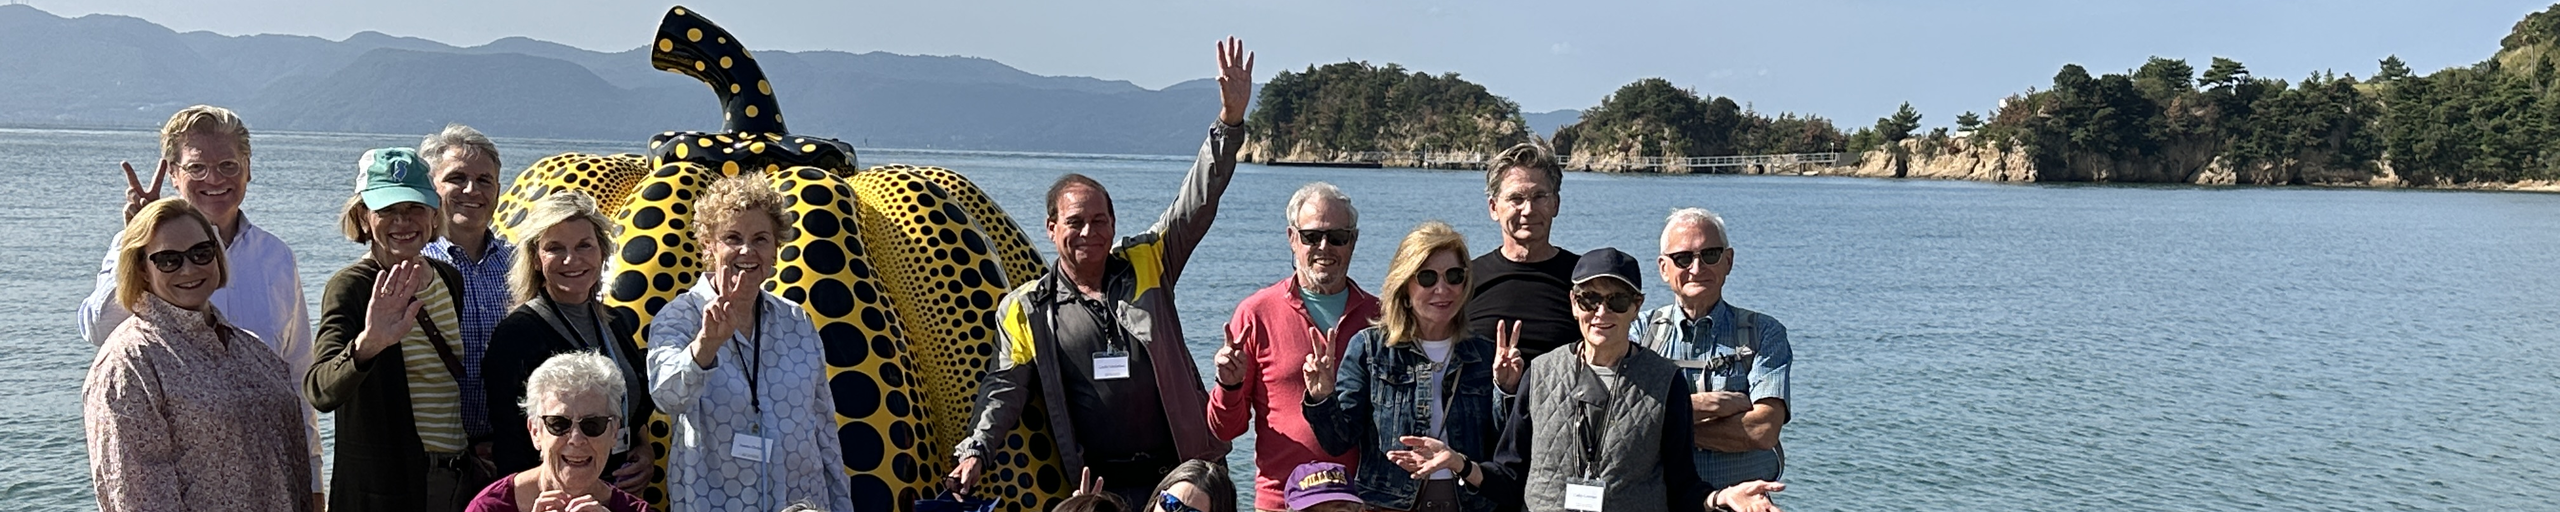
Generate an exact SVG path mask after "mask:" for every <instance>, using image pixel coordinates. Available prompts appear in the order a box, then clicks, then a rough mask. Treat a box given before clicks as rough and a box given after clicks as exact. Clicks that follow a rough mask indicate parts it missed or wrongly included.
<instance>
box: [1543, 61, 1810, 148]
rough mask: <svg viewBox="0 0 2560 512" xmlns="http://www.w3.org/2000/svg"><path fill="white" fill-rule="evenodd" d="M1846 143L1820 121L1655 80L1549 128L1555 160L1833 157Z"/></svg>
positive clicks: (1637, 83) (1629, 88)
mask: <svg viewBox="0 0 2560 512" xmlns="http://www.w3.org/2000/svg"><path fill="white" fill-rule="evenodd" d="M1846 139H1847V137H1846V136H1845V135H1844V134H1842V133H1840V130H1839V129H1838V128H1836V127H1834V126H1833V125H1832V124H1831V121H1830V120H1828V119H1823V118H1820V117H1813V116H1798V115H1795V114H1780V115H1779V116H1778V117H1775V118H1772V117H1768V116H1765V115H1761V114H1760V113H1758V112H1754V111H1752V110H1750V109H1748V108H1745V107H1743V106H1742V105H1741V104H1738V103H1735V102H1734V101H1733V99H1731V98H1725V97H1717V96H1705V95H1700V94H1698V93H1697V92H1696V91H1693V90H1689V89H1683V88H1680V87H1678V86H1675V85H1672V84H1671V82H1670V81H1668V80H1663V79H1661V78H1646V79H1641V80H1637V81H1635V82H1633V83H1629V84H1627V85H1625V86H1621V87H1619V88H1618V90H1617V92H1614V93H1610V94H1609V96H1607V97H1605V98H1602V99H1601V100H1600V105H1599V106H1596V107H1592V108H1589V109H1585V110H1583V112H1582V119H1581V120H1580V121H1578V122H1575V123H1574V124H1571V125H1566V126H1565V127H1563V128H1560V129H1557V130H1556V135H1555V139H1554V141H1553V143H1554V145H1555V149H1556V152H1557V153H1558V154H1566V155H1576V156H1575V158H1577V159H1579V158H1585V157H1591V156H1614V157H1701V156H1728V155H1760V154H1786V153H1818V152H1828V151H1838V150H1839V149H1840V148H1841V145H1842V143H1843V142H1845V141H1846Z"/></svg>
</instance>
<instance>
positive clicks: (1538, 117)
mask: <svg viewBox="0 0 2560 512" xmlns="http://www.w3.org/2000/svg"><path fill="white" fill-rule="evenodd" d="M1520 119H1521V120H1522V121H1527V122H1528V123H1529V133H1532V134H1536V135H1537V136H1538V137H1539V138H1542V139H1544V138H1553V137H1555V136H1556V129H1557V128H1563V127H1564V125H1568V124H1573V123H1578V122H1582V111H1580V110H1574V109H1569V108H1568V109H1564V110H1557V111H1552V112H1521V113H1520Z"/></svg>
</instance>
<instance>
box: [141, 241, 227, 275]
mask: <svg viewBox="0 0 2560 512" xmlns="http://www.w3.org/2000/svg"><path fill="white" fill-rule="evenodd" d="M221 252H222V246H220V245H215V244H214V243H213V241H212V240H206V241H204V242H202V243H198V244H196V245H195V247H188V248H187V250H184V251H160V252H155V253H151V266H152V267H156V268H159V269H160V273H163V274H170V273H176V272H177V271H178V266H179V264H180V263H182V262H183V263H191V264H194V265H195V266H199V267H202V266H207V265H212V264H213V256H214V255H215V254H220V253H221Z"/></svg>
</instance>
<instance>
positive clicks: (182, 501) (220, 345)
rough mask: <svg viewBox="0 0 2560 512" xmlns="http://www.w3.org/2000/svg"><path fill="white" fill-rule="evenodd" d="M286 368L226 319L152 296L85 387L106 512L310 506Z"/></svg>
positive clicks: (303, 439) (95, 470) (302, 442)
mask: <svg viewBox="0 0 2560 512" xmlns="http://www.w3.org/2000/svg"><path fill="white" fill-rule="evenodd" d="M287 373H289V372H287V371H286V369H285V362H284V360H283V359H280V358H278V357H276V355H275V353H274V352H272V351H270V350H269V349H268V348H267V346H266V345H265V344H264V343H263V342H261V341H259V340H258V337H257V335H255V334H250V333H249V332H248V331H245V330H241V329H240V328H239V327H235V326H232V325H230V324H229V323H226V322H224V321H222V319H221V315H220V313H219V312H215V313H202V312H196V311H190V310H185V309H180V308H178V307H176V306H172V305H170V304H169V303H167V302H163V301H161V300H160V299H159V298H158V297H151V296H146V298H145V299H144V304H143V305H142V307H141V308H140V311H136V312H134V317H133V318H132V319H130V320H126V321H125V322H124V323H123V324H122V325H120V326H118V327H117V328H116V330H115V332H114V333H113V334H110V335H108V337H107V339H106V342H105V344H103V345H102V346H100V347H99V348H98V357H97V359H96V360H95V361H94V362H92V363H91V364H90V366H89V377H88V382H87V384H86V385H84V386H83V387H82V390H81V391H82V393H81V394H82V407H81V409H82V417H83V423H84V424H85V425H86V426H87V430H88V435H89V468H90V469H89V471H90V477H91V479H92V480H93V481H94V483H95V484H96V485H97V493H98V509H99V510H102V511H108V512H117V511H127V510H137V511H139V510H148V511H160V510H196V511H228V510H238V511H270V510H309V509H310V508H311V486H310V479H311V472H312V467H311V459H310V458H309V457H308V455H307V454H306V453H304V449H305V447H306V445H307V444H308V443H309V442H310V440H309V438H308V437H307V436H308V435H309V434H307V433H305V431H304V430H303V424H302V401H301V400H300V399H299V398H298V397H299V396H300V395H299V394H297V393H296V391H295V389H296V388H295V387H294V383H293V382H291V381H289V380H287V379H286V377H285V376H286V374H287Z"/></svg>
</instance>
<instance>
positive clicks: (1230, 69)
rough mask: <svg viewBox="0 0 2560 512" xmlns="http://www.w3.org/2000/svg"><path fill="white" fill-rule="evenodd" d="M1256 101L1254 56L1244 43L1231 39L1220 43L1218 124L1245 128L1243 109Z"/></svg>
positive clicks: (1228, 38)
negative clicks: (1254, 92) (1254, 93)
mask: <svg viewBox="0 0 2560 512" xmlns="http://www.w3.org/2000/svg"><path fill="white" fill-rule="evenodd" d="M1252 101H1253V52H1248V51H1244V41H1242V40H1238V39H1236V38H1235V37H1234V36H1228V37H1227V39H1226V40H1224V41H1219V42H1218V122H1220V123H1225V124H1226V125H1227V126H1243V125H1244V109H1245V106H1246V105H1247V104H1249V103H1250V102H1252Z"/></svg>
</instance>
